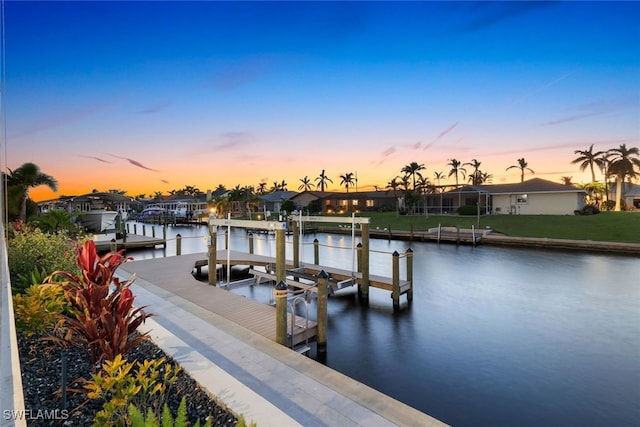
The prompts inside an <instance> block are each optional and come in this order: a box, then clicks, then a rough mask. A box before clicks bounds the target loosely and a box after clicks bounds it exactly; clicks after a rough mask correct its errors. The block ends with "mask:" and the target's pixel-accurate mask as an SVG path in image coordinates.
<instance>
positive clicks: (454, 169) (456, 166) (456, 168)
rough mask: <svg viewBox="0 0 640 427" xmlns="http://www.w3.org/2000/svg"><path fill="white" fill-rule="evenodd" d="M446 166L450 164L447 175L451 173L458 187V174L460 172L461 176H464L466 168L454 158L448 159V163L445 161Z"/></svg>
mask: <svg viewBox="0 0 640 427" xmlns="http://www.w3.org/2000/svg"><path fill="white" fill-rule="evenodd" d="M447 165H448V166H451V169H450V170H449V175H448V176H451V175H453V176H454V177H455V179H456V188H457V187H458V175H460V174H462V177H463V178H464V176H465V174H466V173H467V171H466V169H465V168H464V167H463V166H462V163H461V162H460V160H456V159H449V163H447Z"/></svg>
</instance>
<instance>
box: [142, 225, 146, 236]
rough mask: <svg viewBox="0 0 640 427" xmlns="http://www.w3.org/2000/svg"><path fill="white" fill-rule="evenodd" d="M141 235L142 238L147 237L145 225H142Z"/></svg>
mask: <svg viewBox="0 0 640 427" xmlns="http://www.w3.org/2000/svg"><path fill="white" fill-rule="evenodd" d="M142 235H143V236H146V235H147V226H146V224H142Z"/></svg>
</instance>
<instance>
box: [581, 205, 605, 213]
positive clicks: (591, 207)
mask: <svg viewBox="0 0 640 427" xmlns="http://www.w3.org/2000/svg"><path fill="white" fill-rule="evenodd" d="M599 213H600V209H598V207H597V206H596V205H585V206H584V207H583V208H582V209H580V210H578V211H575V214H576V215H596V214H599Z"/></svg>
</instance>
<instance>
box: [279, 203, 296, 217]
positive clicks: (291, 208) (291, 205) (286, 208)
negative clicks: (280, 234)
mask: <svg viewBox="0 0 640 427" xmlns="http://www.w3.org/2000/svg"><path fill="white" fill-rule="evenodd" d="M295 210H296V205H295V204H294V203H293V201H291V200H284V201H283V202H282V204H281V205H280V211H286V212H287V213H288V214H290V213H291V212H293V211H295Z"/></svg>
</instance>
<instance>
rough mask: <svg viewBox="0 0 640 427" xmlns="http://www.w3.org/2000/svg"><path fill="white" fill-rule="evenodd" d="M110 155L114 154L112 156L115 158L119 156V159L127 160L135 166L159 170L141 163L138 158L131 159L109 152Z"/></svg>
mask: <svg viewBox="0 0 640 427" xmlns="http://www.w3.org/2000/svg"><path fill="white" fill-rule="evenodd" d="M107 154H109V153H107ZM109 155H110V156H112V157H115V158H117V159H122V160H126V161H128V162H129V163H131V164H132V165H133V166H136V167H139V168H141V169H146V170H149V171H152V172H158V170H157V169H152V168H150V167H147V166H145V165H143V164H142V163H140V162H139V161H137V160H134V159H130V158H128V157H121V156H116V155H115V154H109Z"/></svg>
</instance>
